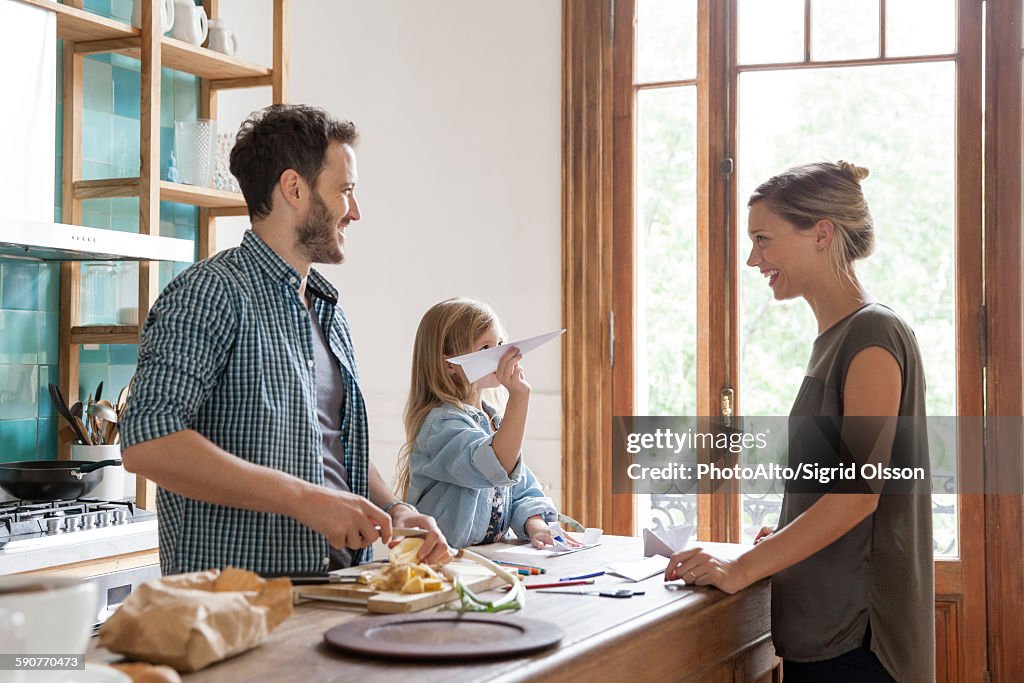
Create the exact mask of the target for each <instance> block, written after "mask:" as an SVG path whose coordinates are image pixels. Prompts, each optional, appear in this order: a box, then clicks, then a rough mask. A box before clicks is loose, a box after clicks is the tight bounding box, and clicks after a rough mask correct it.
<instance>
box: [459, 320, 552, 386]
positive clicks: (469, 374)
mask: <svg viewBox="0 0 1024 683" xmlns="http://www.w3.org/2000/svg"><path fill="white" fill-rule="evenodd" d="M563 334H565V330H555V331H554V332H548V333H547V334H540V335H537V336H536V337H530V338H529V339H521V340H519V341H514V342H510V343H508V344H502V345H500V346H492V347H491V348H489V349H484V350H483V351H474V352H473V353H467V354H464V355H462V356H455V357H454V358H449V359H448V362H449V363H455V364H456V365H461V366H462V369H463V370H464V371H465V373H466V379H468V380H469V381H470V382H475V381H477V380H478V379H480V378H481V377H484V376H486V375H489V374H491V373H492V372H494V371H495V370H497V369H498V361H499V360H501V357H502V356H504V355H505V352H506V351H508V350H509V348H510V347H512V346H515V347H516V348H518V349H519V352H520V353H522V354H523V355H524V356H525V355H526V354H527V353H529V352H530V351H533V350H534V349H536V348H538V347H540V346H543V345H544V344H547V343H548V342H549V341H551V340H552V339H557V338H558V337H560V336H562V335H563Z"/></svg>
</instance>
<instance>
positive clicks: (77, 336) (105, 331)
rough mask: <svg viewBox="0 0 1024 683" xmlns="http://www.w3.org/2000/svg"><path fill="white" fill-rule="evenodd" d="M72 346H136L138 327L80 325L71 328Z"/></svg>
mask: <svg viewBox="0 0 1024 683" xmlns="http://www.w3.org/2000/svg"><path fill="white" fill-rule="evenodd" d="M71 343H72V344H138V343H139V326H138V325H80V326H78V327H72V328H71Z"/></svg>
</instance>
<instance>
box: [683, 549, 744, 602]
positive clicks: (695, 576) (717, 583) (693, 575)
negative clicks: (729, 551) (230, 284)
mask: <svg viewBox="0 0 1024 683" xmlns="http://www.w3.org/2000/svg"><path fill="white" fill-rule="evenodd" d="M742 559H743V558H742V557H740V558H737V559H735V560H723V559H719V558H717V557H715V556H714V555H711V554H710V553H707V552H705V551H704V550H703V549H702V548H688V549H686V550H680V551H679V552H677V553H675V554H673V555H672V557H671V558H669V561H668V567H666V568H665V580H666V581H675V580H676V579H682V580H683V581H685V582H686V583H687V584H690V585H697V586H714V587H715V588H718V589H719V590H721V591H724V592H726V593H735V592H737V591H740V590H743V589H744V588H746V587H747V586H749V585H750V584H751V583H753V582H752V581H751V580H750V579H749V578H748V576H747V572H746V571H745V570H744V567H743V563H742Z"/></svg>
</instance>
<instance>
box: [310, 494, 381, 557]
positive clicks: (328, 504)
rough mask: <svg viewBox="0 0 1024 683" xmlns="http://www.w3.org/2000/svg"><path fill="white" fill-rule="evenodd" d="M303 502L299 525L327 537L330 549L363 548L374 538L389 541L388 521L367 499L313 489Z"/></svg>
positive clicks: (354, 495) (374, 539)
mask: <svg viewBox="0 0 1024 683" xmlns="http://www.w3.org/2000/svg"><path fill="white" fill-rule="evenodd" d="M311 497H312V500H310V499H309V498H307V499H306V500H304V501H303V505H302V511H303V514H302V515H300V516H297V517H296V519H298V520H299V521H300V522H302V523H303V524H305V525H306V526H308V527H309V528H310V529H312V530H313V531H316V532H319V533H321V534H323V535H324V536H326V537H327V542H328V543H329V544H330V545H331V547H332V548H352V549H359V548H365V547H366V546H368V545H370V544H371V543H373V542H374V541H376V540H377V539H378V538H379V539H381V540H382V541H384V542H385V543H387V542H388V541H390V540H391V518H390V517H388V515H387V513H386V512H384V511H383V510H381V509H380V508H379V507H377V506H376V505H374V504H373V503H371V502H370V501H369V499H367V498H363V497H362V496H359V495H356V494H354V493H348V492H345V491H335V490H333V489H328V488H324V487H322V486H320V487H316V488H315V489H314V492H313V494H312V496H311Z"/></svg>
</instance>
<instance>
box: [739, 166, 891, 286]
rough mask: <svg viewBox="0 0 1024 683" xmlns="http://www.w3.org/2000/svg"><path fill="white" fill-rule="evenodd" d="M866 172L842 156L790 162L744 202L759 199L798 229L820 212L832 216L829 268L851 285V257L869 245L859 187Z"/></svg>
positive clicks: (866, 252)
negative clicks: (813, 160)
mask: <svg viewBox="0 0 1024 683" xmlns="http://www.w3.org/2000/svg"><path fill="white" fill-rule="evenodd" d="M868 173H869V171H868V169H866V168H863V167H861V166H857V165H855V164H851V163H850V162H848V161H838V162H836V163H832V162H831V161H821V162H817V163H813V164H803V165H802V166H794V167H793V168H791V169H789V170H786V171H783V172H782V173H780V174H779V175H777V176H774V177H772V178H769V179H768V180H766V181H765V182H763V183H761V184H760V185H758V187H757V189H756V190H754V192H753V194H751V195H750V200H749V201H747V206H748V207H749V206H753V205H754V203H756V202H759V201H761V200H762V199H763V200H765V201H767V202H768V204H769V205H770V206H771V208H772V210H773V211H774V212H775V213H776V214H778V215H779V216H780V217H781V218H783V219H784V220H786V221H788V222H790V223H792V224H793V225H795V226H796V227H798V228H803V229H808V228H812V227H814V226H815V225H816V224H817V223H818V221H820V220H823V219H826V218H827V219H828V220H830V221H832V225H833V226H835V230H834V231H833V237H832V245H831V247H830V249H829V262H830V264H831V266H832V271H833V272H834V273H835V274H836V277H839V278H843V279H846V280H847V281H849V282H850V284H854V285H855V283H854V282H853V275H852V272H853V262H854V261H856V260H857V259H862V258H864V257H866V256H870V255H871V252H872V251H874V248H875V225H874V221H873V220H872V218H871V211H870V209H868V202H867V200H866V199H865V198H864V193H863V192H862V191H861V187H860V181H862V180H864V179H865V178H867V177H868Z"/></svg>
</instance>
